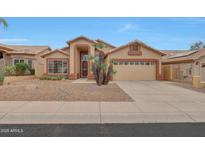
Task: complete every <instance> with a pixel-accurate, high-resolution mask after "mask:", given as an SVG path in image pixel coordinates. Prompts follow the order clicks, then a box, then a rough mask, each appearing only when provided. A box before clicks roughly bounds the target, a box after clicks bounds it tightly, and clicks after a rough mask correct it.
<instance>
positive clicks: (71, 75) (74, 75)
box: [69, 73, 77, 80]
mask: <svg viewBox="0 0 205 154" xmlns="http://www.w3.org/2000/svg"><path fill="white" fill-rule="evenodd" d="M69 79H70V80H76V79H77V74H75V73H73V74H70V75H69Z"/></svg>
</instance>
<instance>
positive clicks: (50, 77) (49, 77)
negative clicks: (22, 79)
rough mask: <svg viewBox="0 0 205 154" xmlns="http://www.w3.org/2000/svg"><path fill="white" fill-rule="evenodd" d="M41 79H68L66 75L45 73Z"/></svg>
mask: <svg viewBox="0 0 205 154" xmlns="http://www.w3.org/2000/svg"><path fill="white" fill-rule="evenodd" d="M39 79H40V80H62V79H67V78H66V77H64V76H47V75H43V76H41V77H40V78H39Z"/></svg>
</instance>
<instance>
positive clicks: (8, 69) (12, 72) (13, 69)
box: [4, 66, 16, 75]
mask: <svg viewBox="0 0 205 154" xmlns="http://www.w3.org/2000/svg"><path fill="white" fill-rule="evenodd" d="M4 71H5V75H15V74H16V67H15V66H6V67H5V69H4Z"/></svg>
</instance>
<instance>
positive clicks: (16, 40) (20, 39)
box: [0, 38, 28, 43]
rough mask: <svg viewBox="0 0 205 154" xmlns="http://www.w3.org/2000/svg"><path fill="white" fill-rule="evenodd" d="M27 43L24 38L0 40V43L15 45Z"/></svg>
mask: <svg viewBox="0 0 205 154" xmlns="http://www.w3.org/2000/svg"><path fill="white" fill-rule="evenodd" d="M25 41H28V39H25V38H4V39H0V42H1V43H16V42H25Z"/></svg>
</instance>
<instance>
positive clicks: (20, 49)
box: [0, 44, 51, 69]
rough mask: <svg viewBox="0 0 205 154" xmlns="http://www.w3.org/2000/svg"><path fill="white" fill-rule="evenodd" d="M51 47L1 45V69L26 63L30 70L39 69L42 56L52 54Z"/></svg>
mask: <svg viewBox="0 0 205 154" xmlns="http://www.w3.org/2000/svg"><path fill="white" fill-rule="evenodd" d="M50 51H51V48H50V47H49V46H26V45H5V44H0V61H1V63H0V67H4V66H8V65H15V64H16V63H26V64H28V66H30V68H35V69H36V67H37V64H38V63H40V62H41V61H42V60H43V58H42V57H41V55H42V54H45V53H47V52H50Z"/></svg>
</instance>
